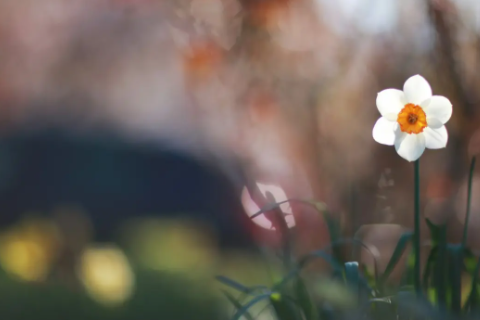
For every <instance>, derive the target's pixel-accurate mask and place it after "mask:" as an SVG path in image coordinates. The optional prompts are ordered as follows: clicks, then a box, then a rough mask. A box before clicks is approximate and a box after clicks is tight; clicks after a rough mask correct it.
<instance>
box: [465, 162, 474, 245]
mask: <svg viewBox="0 0 480 320" xmlns="http://www.w3.org/2000/svg"><path fill="white" fill-rule="evenodd" d="M476 160H477V158H476V157H475V156H474V157H473V158H472V162H471V163H470V172H469V174H468V192H467V212H466V214H465V223H464V225H463V236H462V246H463V247H465V244H466V243H467V232H468V224H469V222H470V207H471V202H472V181H473V173H474V172H475V162H476Z"/></svg>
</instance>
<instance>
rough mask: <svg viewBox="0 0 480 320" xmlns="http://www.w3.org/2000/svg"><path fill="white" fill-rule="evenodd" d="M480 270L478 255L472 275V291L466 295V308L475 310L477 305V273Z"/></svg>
mask: <svg viewBox="0 0 480 320" xmlns="http://www.w3.org/2000/svg"><path fill="white" fill-rule="evenodd" d="M479 272H480V257H479V258H478V261H477V265H476V266H475V270H474V271H473V275H472V291H471V292H470V295H469V297H468V301H467V304H466V306H465V307H466V308H468V309H470V311H472V310H476V309H477V308H478V307H479V302H480V301H479V295H478V286H477V282H478V273H479Z"/></svg>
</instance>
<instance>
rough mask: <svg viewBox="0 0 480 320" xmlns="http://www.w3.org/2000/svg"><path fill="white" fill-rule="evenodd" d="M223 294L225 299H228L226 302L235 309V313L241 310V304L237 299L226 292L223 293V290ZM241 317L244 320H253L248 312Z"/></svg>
mask: <svg viewBox="0 0 480 320" xmlns="http://www.w3.org/2000/svg"><path fill="white" fill-rule="evenodd" d="M222 292H223V294H224V295H225V297H226V298H227V299H228V301H230V303H231V304H233V306H234V307H235V309H236V312H238V310H240V309H241V308H242V304H241V303H240V301H238V299H236V298H235V297H234V296H233V295H232V294H230V293H229V292H228V291H225V290H222ZM243 316H244V317H245V319H247V320H254V318H253V317H252V315H251V314H250V312H248V310H247V311H245V313H244V314H243Z"/></svg>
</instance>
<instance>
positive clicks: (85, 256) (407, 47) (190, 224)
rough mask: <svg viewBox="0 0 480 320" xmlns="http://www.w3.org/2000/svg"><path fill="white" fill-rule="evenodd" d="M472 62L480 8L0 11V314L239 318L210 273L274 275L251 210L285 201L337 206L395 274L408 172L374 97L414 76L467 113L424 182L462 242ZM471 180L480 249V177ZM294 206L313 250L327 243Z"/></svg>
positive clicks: (134, 0)
mask: <svg viewBox="0 0 480 320" xmlns="http://www.w3.org/2000/svg"><path fill="white" fill-rule="evenodd" d="M478 70H480V2H478V1H476V0H455V1H454V0H435V1H434V0H424V1H419V0H403V1H399V0H338V1H328V0H95V1H94V0H83V1H72V0H69V1H67V0H43V1H35V0H20V1H15V0H0V229H1V233H0V266H1V269H2V272H1V274H0V314H1V315H2V316H3V315H4V317H5V318H7V319H36V318H46V317H49V318H50V319H67V318H68V319H76V318H78V319H85V318H86V317H88V318H90V319H97V318H98V319H139V318H145V319H150V318H151V319H167V318H168V319H179V320H180V319H226V317H228V315H229V314H230V313H231V309H230V306H229V304H228V301H227V300H226V299H225V298H224V297H222V296H221V295H220V294H219V293H220V291H219V288H218V287H217V286H216V285H215V283H214V280H213V278H214V276H215V275H216V274H225V275H228V276H230V277H232V278H236V279H239V280H242V281H243V282H245V283H247V284H254V283H257V282H267V283H268V282H271V281H274V280H275V279H276V277H277V276H278V270H277V268H276V263H275V262H274V261H275V259H274V258H271V257H270V256H269V255H267V254H265V250H267V251H269V250H270V249H275V248H277V247H278V245H279V239H278V237H277V236H276V234H275V232H274V231H272V226H273V225H272V222H271V221H270V219H269V217H268V216H266V215H262V216H259V217H258V218H255V219H253V221H252V220H251V219H249V217H248V216H252V215H253V214H255V212H257V211H258V210H259V208H261V207H262V206H263V205H264V204H265V203H266V202H269V201H270V200H273V199H274V200H276V201H281V200H285V199H286V198H302V199H316V200H319V201H323V202H325V203H326V204H327V205H328V206H329V207H330V208H331V209H332V211H333V212H334V214H335V215H336V216H337V217H338V218H339V219H340V220H341V222H342V233H343V234H344V236H346V237H350V236H352V235H354V234H357V235H360V236H361V237H362V238H363V240H364V241H365V242H367V243H369V245H371V246H374V247H375V248H376V249H378V252H379V253H380V265H381V266H382V263H383V264H384V263H385V261H388V258H389V254H391V252H392V250H393V247H394V244H395V242H396V241H397V239H398V237H399V236H400V233H401V232H402V230H404V229H406V228H410V227H411V226H412V220H413V218H412V214H413V212H412V208H413V189H412V183H413V166H412V165H411V164H410V163H408V162H406V161H404V160H403V159H401V158H400V157H398V156H397V154H396V153H395V150H394V148H387V147H384V146H381V145H379V144H377V143H375V142H374V140H373V139H372V137H371V136H372V135H371V131H372V128H373V125H374V123H375V121H376V120H377V118H378V116H379V115H378V111H377V108H376V106H375V99H376V95H377V92H379V91H381V90H383V89H385V88H401V87H402V86H403V83H404V81H405V80H406V79H407V78H408V77H410V76H411V75H414V74H421V75H423V76H424V77H425V78H426V79H427V80H428V81H429V82H430V84H431V86H432V89H433V92H434V94H438V95H443V96H446V97H448V98H449V99H450V100H451V101H452V103H453V106H454V111H453V117H452V119H451V120H450V121H449V122H448V124H447V128H448V131H449V144H448V146H447V148H446V149H442V150H438V151H427V152H426V153H425V155H424V156H423V157H422V159H421V175H422V177H421V179H422V181H421V188H422V189H421V190H422V208H423V214H424V216H425V217H428V218H430V219H432V221H435V222H439V223H440V222H447V223H449V226H451V227H450V229H449V232H450V234H449V237H450V238H451V241H453V242H455V241H458V240H459V239H460V231H461V230H462V227H463V219H464V217H465V202H466V178H467V175H468V167H469V162H470V158H471V156H472V155H473V154H476V153H480V93H479V88H480V76H479V72H478ZM473 188H474V189H473V190H474V191H473V192H474V197H473V202H472V213H471V214H472V216H471V224H470V226H469V228H470V230H471V232H469V237H468V242H469V244H470V245H471V246H472V247H474V248H476V249H480V233H479V232H477V231H480V170H477V173H476V176H475V179H474V187H473ZM272 197H273V199H272ZM281 210H282V211H284V212H285V213H287V214H289V217H288V218H287V222H288V225H289V226H291V227H295V229H296V233H297V243H296V247H295V252H296V253H297V254H299V255H300V254H302V253H306V252H309V251H311V250H314V249H319V248H321V247H323V246H324V245H326V244H327V243H328V234H327V231H326V227H325V225H324V222H323V221H322V219H321V217H320V216H319V215H318V214H317V213H315V212H314V211H312V209H311V208H308V207H304V206H302V205H298V204H297V205H294V204H292V205H288V204H285V205H284V206H282V207H281ZM422 228H423V229H424V230H425V232H423V235H425V238H427V237H428V234H427V232H426V230H427V229H426V226H425V225H423V226H422ZM455 239H458V240H455ZM185 306H188V307H185ZM262 317H264V319H269V315H268V313H262Z"/></svg>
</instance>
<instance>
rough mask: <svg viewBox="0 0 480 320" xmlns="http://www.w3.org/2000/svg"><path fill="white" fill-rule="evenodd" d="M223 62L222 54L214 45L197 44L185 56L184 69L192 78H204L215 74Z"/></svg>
mask: <svg viewBox="0 0 480 320" xmlns="http://www.w3.org/2000/svg"><path fill="white" fill-rule="evenodd" d="M221 60H222V52H221V50H220V49H219V48H218V47H217V46H215V45H214V44H211V43H200V44H195V45H192V47H191V48H190V50H189V51H188V52H187V53H186V54H185V55H184V68H185V71H186V72H187V74H188V75H190V76H195V77H204V76H208V75H210V74H211V73H212V72H214V70H215V68H216V67H217V66H218V65H219V64H220V61H221Z"/></svg>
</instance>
